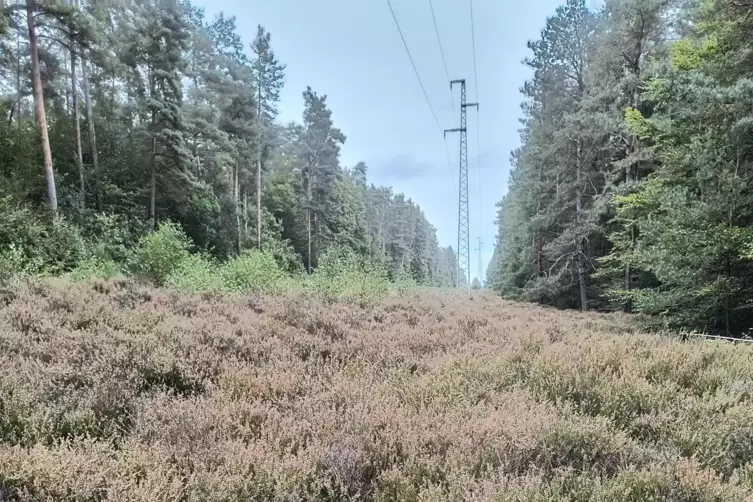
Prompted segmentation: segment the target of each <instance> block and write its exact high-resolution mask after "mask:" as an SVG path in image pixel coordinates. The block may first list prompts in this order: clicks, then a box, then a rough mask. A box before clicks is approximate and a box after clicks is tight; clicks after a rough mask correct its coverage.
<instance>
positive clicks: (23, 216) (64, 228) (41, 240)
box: [0, 198, 88, 277]
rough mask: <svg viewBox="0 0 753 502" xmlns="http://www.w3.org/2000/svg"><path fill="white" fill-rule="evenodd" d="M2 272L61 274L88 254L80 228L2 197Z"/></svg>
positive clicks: (0, 208) (0, 263)
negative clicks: (38, 213) (44, 217)
mask: <svg viewBox="0 0 753 502" xmlns="http://www.w3.org/2000/svg"><path fill="white" fill-rule="evenodd" d="M0 250H2V251H0V276H4V277H9V276H14V275H21V276H41V275H59V274H62V273H65V272H69V271H71V270H73V269H74V268H76V266H77V265H78V264H79V263H80V262H81V261H82V260H84V259H85V258H87V257H88V252H87V246H86V243H85V241H84V239H83V238H82V237H81V234H80V232H79V230H78V228H77V227H76V226H75V225H72V224H71V223H69V222H67V221H66V220H64V219H62V218H57V219H55V220H54V221H52V220H51V221H45V220H44V219H43V218H42V217H41V216H40V215H37V214H36V213H34V212H33V211H32V210H31V209H29V208H28V207H24V206H17V205H14V204H12V203H11V201H10V199H9V198H2V199H0Z"/></svg>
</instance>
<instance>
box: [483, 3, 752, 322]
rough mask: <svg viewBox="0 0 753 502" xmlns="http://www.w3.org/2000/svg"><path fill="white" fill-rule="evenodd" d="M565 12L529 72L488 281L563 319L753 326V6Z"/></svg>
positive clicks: (573, 8)
mask: <svg viewBox="0 0 753 502" xmlns="http://www.w3.org/2000/svg"><path fill="white" fill-rule="evenodd" d="M585 4H586V2H585V1H583V0H568V1H567V3H566V4H565V5H563V6H562V7H560V8H558V9H557V11H556V13H555V15H554V16H552V17H551V18H549V19H548V20H547V23H546V27H545V28H544V29H543V31H542V33H541V37H540V39H538V40H535V41H532V42H530V43H529V49H530V51H531V56H530V57H529V58H528V59H527V60H526V61H525V64H527V65H528V66H529V67H530V68H531V69H532V70H533V77H532V78H531V80H529V81H528V82H526V84H525V85H524V87H523V89H522V92H523V94H524V96H525V102H524V104H523V110H524V113H525V118H524V122H523V128H522V130H521V143H522V146H521V147H520V148H519V149H517V150H516V151H515V152H514V153H513V161H514V166H513V170H512V173H511V176H510V185H509V192H508V193H507V195H506V196H505V197H504V198H503V199H502V201H501V202H500V203H499V205H498V207H499V213H498V224H499V235H498V242H497V249H496V251H495V258H494V260H493V262H492V265H491V267H490V268H489V272H488V281H489V283H490V284H492V285H493V287H494V288H495V289H496V290H497V291H499V292H500V293H502V294H503V295H505V296H508V297H511V298H521V299H526V300H530V301H535V302H541V303H544V304H549V305H554V306H557V307H562V308H581V309H583V310H591V309H594V310H616V309H622V310H625V311H629V312H641V313H645V314H649V315H650V316H651V318H652V319H654V320H655V321H656V323H657V324H658V325H659V326H663V327H670V328H685V329H699V330H709V331H722V332H727V333H742V332H745V331H747V330H749V329H750V328H751V322H752V321H753V310H752V307H753V305H752V304H751V299H752V298H753V296H752V294H753V261H751V258H753V253H752V251H753V226H752V225H753V194H752V193H751V187H752V186H753V185H752V184H751V181H753V179H752V178H753V169H752V167H753V106H752V105H751V104H752V103H753V78H752V77H753V4H751V3H750V2H747V3H746V2H740V1H739V0H716V1H714V2H710V1H705V0H698V1H679V0H678V1H675V0H606V1H605V3H604V5H603V8H601V9H600V10H599V11H598V12H594V11H590V10H589V9H587V8H586V5H585Z"/></svg>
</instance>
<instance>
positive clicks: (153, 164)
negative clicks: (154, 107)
mask: <svg viewBox="0 0 753 502" xmlns="http://www.w3.org/2000/svg"><path fill="white" fill-rule="evenodd" d="M152 124H154V116H152ZM154 134H155V133H154V132H152V155H151V160H150V161H149V228H151V229H152V232H154V231H155V230H156V229H157V140H156V138H155V137H154Z"/></svg>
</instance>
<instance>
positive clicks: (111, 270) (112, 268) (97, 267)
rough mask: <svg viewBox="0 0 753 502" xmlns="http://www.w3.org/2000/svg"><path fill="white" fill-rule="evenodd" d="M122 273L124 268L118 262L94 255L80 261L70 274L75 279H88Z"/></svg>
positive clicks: (108, 277) (104, 277)
mask: <svg viewBox="0 0 753 502" xmlns="http://www.w3.org/2000/svg"><path fill="white" fill-rule="evenodd" d="M122 273H123V270H122V269H121V267H120V265H118V264H117V263H116V262H114V261H112V260H106V259H102V258H99V257H97V256H92V257H91V258H88V259H86V260H83V261H82V262H81V263H79V265H78V266H77V267H76V268H75V269H73V270H72V271H71V272H70V273H69V274H68V276H69V277H70V278H71V279H73V280H74V281H87V280H89V279H111V278H113V277H117V276H119V275H121V274H122Z"/></svg>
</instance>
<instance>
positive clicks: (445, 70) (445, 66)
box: [429, 0, 478, 118]
mask: <svg viewBox="0 0 753 502" xmlns="http://www.w3.org/2000/svg"><path fill="white" fill-rule="evenodd" d="M429 8H430V9H431V18H432V20H433V21H434V31H435V32H436V33H437V43H439V53H440V54H441V55H442V64H443V65H444V75H445V77H447V81H448V82H449V81H450V72H449V71H447V60H446V59H445V57H444V49H443V48H442V37H440V36H439V26H437V17H436V16H435V15H434V4H433V2H432V0H429ZM477 94H478V93H477ZM450 101H451V102H452V117H453V118H457V117H456V116H455V96H454V95H453V94H452V90H450Z"/></svg>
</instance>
